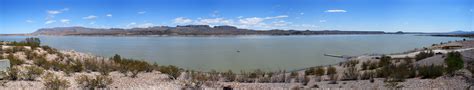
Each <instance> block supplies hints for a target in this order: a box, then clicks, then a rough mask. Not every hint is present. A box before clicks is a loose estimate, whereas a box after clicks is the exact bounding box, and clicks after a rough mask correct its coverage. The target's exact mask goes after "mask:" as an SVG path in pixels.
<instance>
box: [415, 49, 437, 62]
mask: <svg viewBox="0 0 474 90" xmlns="http://www.w3.org/2000/svg"><path fill="white" fill-rule="evenodd" d="M433 55H434V52H433V51H432V50H429V51H421V52H420V53H418V54H417V55H415V60H416V61H419V60H422V59H425V58H428V57H431V56H433Z"/></svg>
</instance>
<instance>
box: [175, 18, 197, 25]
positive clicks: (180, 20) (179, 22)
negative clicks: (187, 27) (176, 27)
mask: <svg viewBox="0 0 474 90" xmlns="http://www.w3.org/2000/svg"><path fill="white" fill-rule="evenodd" d="M191 22H193V20H191V19H188V18H185V17H178V18H175V19H174V20H173V23H176V24H186V23H191Z"/></svg>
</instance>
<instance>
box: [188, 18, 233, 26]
mask: <svg viewBox="0 0 474 90" xmlns="http://www.w3.org/2000/svg"><path fill="white" fill-rule="evenodd" d="M195 23H196V24H203V25H215V24H219V25H232V24H233V23H234V21H233V20H230V19H224V18H210V19H201V20H199V21H196V22H195Z"/></svg>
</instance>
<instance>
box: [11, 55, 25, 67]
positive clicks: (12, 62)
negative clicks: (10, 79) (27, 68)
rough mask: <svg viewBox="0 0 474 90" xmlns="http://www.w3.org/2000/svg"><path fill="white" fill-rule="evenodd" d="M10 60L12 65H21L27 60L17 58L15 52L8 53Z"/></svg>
mask: <svg viewBox="0 0 474 90" xmlns="http://www.w3.org/2000/svg"><path fill="white" fill-rule="evenodd" d="M7 58H8V60H10V66H15V65H21V64H23V63H25V61H23V60H20V59H17V58H16V57H15V56H14V55H13V54H8V57H7Z"/></svg>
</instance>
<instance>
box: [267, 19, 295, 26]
mask: <svg viewBox="0 0 474 90" xmlns="http://www.w3.org/2000/svg"><path fill="white" fill-rule="evenodd" d="M289 24H291V22H286V21H283V20H281V21H277V22H273V23H272V24H271V26H275V27H281V26H287V25H289Z"/></svg>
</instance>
